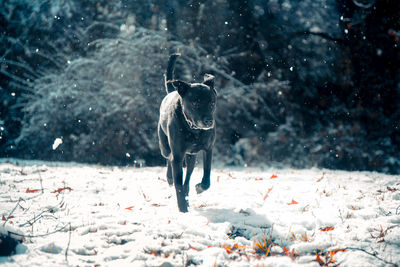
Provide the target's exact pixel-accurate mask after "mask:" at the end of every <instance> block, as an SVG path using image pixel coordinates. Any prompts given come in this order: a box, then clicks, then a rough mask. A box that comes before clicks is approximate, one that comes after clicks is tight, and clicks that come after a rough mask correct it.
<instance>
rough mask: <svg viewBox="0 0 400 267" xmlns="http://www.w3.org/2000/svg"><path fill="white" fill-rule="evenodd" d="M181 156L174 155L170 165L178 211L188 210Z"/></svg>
mask: <svg viewBox="0 0 400 267" xmlns="http://www.w3.org/2000/svg"><path fill="white" fill-rule="evenodd" d="M182 165H183V156H177V155H174V157H173V159H172V162H171V166H172V176H173V178H174V185H175V190H176V198H177V200H178V208H179V211H180V212H187V211H188V203H187V201H186V194H185V189H184V188H183V181H182V180H183V177H182V176H183V171H182Z"/></svg>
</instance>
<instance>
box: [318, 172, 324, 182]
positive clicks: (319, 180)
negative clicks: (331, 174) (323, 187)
mask: <svg viewBox="0 0 400 267" xmlns="http://www.w3.org/2000/svg"><path fill="white" fill-rule="evenodd" d="M324 176H325V173H324V172H323V173H322V176H321V178H319V179H318V180H317V183H319V182H321V180H322V179H324Z"/></svg>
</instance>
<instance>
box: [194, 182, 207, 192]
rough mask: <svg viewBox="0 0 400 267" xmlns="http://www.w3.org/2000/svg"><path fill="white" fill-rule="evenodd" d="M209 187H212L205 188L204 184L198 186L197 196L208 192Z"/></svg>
mask: <svg viewBox="0 0 400 267" xmlns="http://www.w3.org/2000/svg"><path fill="white" fill-rule="evenodd" d="M209 187H210V185H208V186H204V185H203V184H202V183H199V184H196V192H197V194H200V193H203V192H204V191H206V190H207V189H208V188H209Z"/></svg>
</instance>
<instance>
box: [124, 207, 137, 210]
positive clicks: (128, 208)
mask: <svg viewBox="0 0 400 267" xmlns="http://www.w3.org/2000/svg"><path fill="white" fill-rule="evenodd" d="M134 207H135V206H130V207H127V208H125V209H126V210H132V209H133V208H134Z"/></svg>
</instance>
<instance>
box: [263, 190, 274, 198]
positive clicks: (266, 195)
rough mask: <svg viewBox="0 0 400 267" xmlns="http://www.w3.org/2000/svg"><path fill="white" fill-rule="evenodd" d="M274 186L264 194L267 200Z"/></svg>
mask: <svg viewBox="0 0 400 267" xmlns="http://www.w3.org/2000/svg"><path fill="white" fill-rule="evenodd" d="M272 188H273V187H271V188H268V192H267V193H266V194H265V196H264V200H266V199H267V197H268V195H269V193H270V192H271V191H272Z"/></svg>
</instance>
